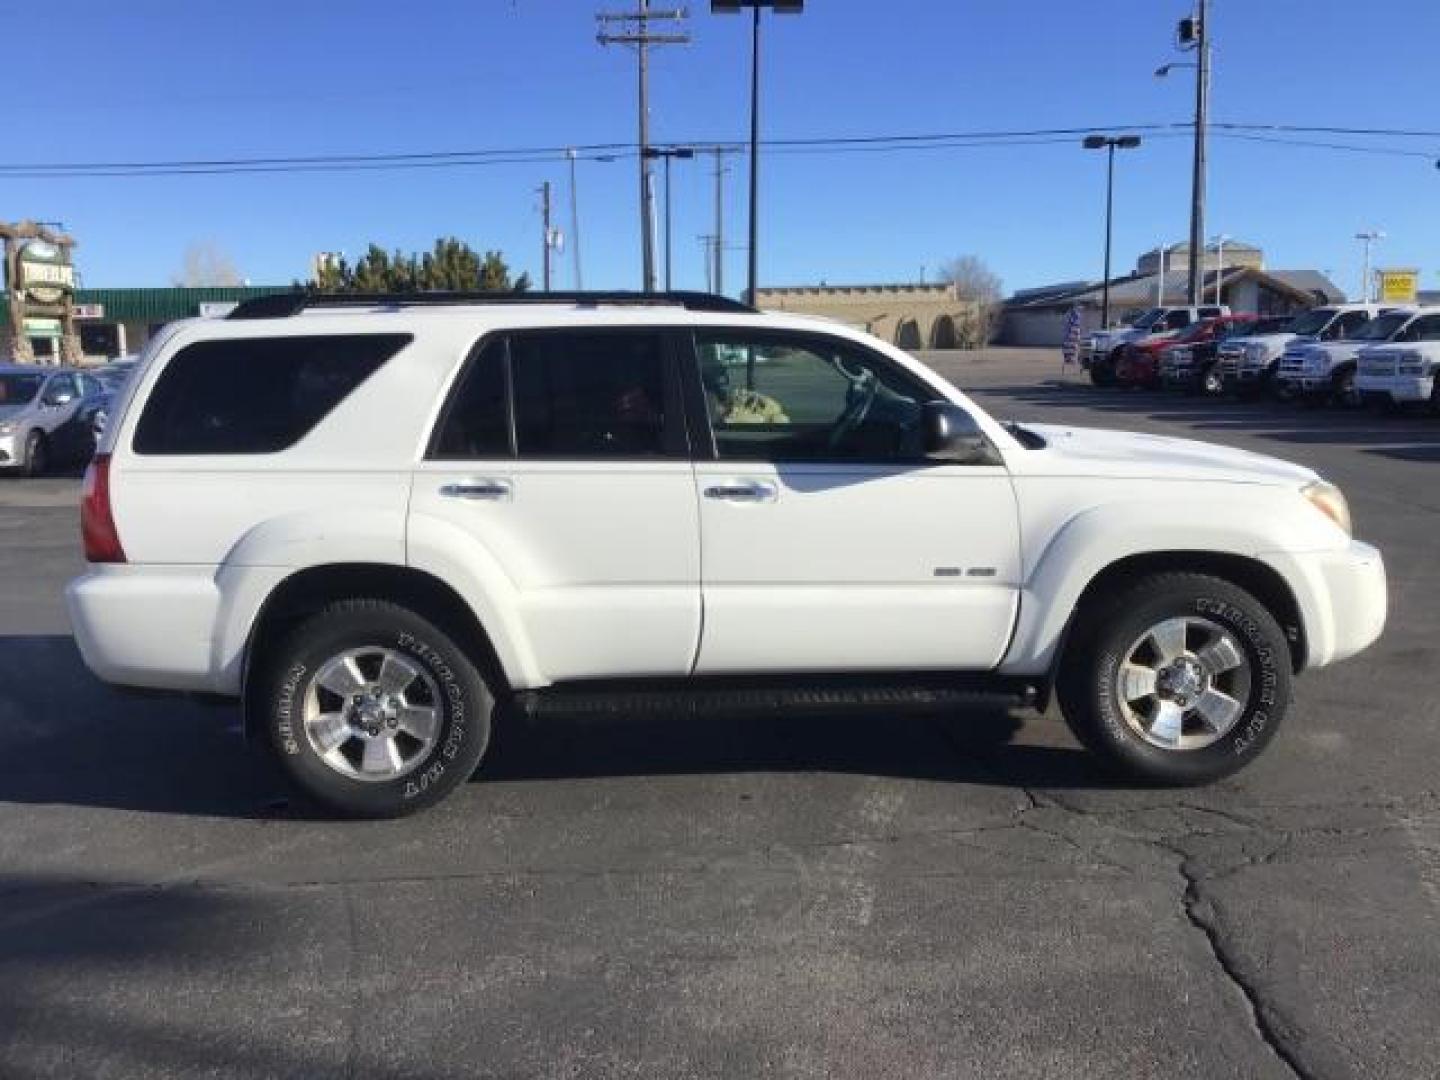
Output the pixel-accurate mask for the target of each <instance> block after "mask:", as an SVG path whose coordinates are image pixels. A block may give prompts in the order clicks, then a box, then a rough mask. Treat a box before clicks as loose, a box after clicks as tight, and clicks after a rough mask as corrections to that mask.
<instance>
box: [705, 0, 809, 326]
mask: <svg viewBox="0 0 1440 1080" xmlns="http://www.w3.org/2000/svg"><path fill="white" fill-rule="evenodd" d="M766 7H768V8H771V9H773V10H774V11H775V13H776V14H783V15H798V14H800V13H801V12H802V11H803V10H804V9H805V3H804V0H710V10H711V12H713V13H715V14H737V13H739V12H740V11H741V10H743V9H744V8H749V9H750V12H751V24H750V266H749V269H750V275H749V276H750V281H749V294H750V295H749V300H750V303H752V304H753V303H755V296H756V290H757V288H758V287H759V277H760V9H761V8H766Z"/></svg>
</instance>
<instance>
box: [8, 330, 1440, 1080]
mask: <svg viewBox="0 0 1440 1080" xmlns="http://www.w3.org/2000/svg"><path fill="white" fill-rule="evenodd" d="M931 359H932V360H934V361H935V362H936V364H937V366H938V367H940V368H941V369H942V370H945V371H946V372H947V373H948V374H951V375H952V376H953V377H954V378H955V379H956V381H957V382H958V383H959V384H960V385H961V386H962V387H964V388H966V389H967V390H970V391H971V392H972V393H973V394H974V396H975V398H976V399H977V400H978V401H979V402H980V403H981V404H983V405H984V406H985V407H986V408H987V409H989V410H990V411H992V412H993V413H995V414H996V415H998V416H1002V417H1010V418H1016V419H1022V420H1032V421H1047V422H1060V423H1075V424H1083V425H1091V426H1112V427H1120V428H1127V429H1132V430H1143V431H1150V432H1157V433H1162V434H1175V435H1182V436H1191V437H1197V438H1203V439H1209V440H1214V441H1217V442H1223V443H1227V444H1230V445H1235V446H1239V447H1243V448H1246V449H1251V450H1256V451H1260V452H1263V453H1270V454H1276V455H1279V456H1282V457H1288V458H1292V459H1295V460H1298V461H1301V462H1304V463H1306V464H1309V465H1312V466H1315V467H1316V468H1318V469H1320V470H1321V471H1322V472H1323V473H1325V474H1326V475H1327V476H1328V477H1329V478H1331V479H1332V480H1334V481H1336V482H1337V483H1339V484H1340V485H1341V486H1342V487H1343V488H1344V489H1345V491H1346V493H1347V494H1348V495H1349V497H1350V500H1351V504H1352V507H1353V510H1354V513H1355V518H1356V528H1357V533H1358V534H1359V535H1360V536H1361V537H1362V538H1364V539H1367V540H1370V541H1372V542H1374V543H1377V544H1378V545H1379V546H1380V547H1381V548H1382V549H1383V550H1384V553H1385V556H1386V559H1387V564H1388V569H1389V573H1390V580H1391V605H1392V613H1391V621H1390V625H1389V628H1388V630H1387V633H1386V636H1385V637H1384V639H1382V641H1381V643H1380V644H1379V645H1378V646H1377V647H1376V648H1375V649H1373V650H1372V651H1371V652H1369V653H1367V654H1364V655H1363V656H1362V657H1360V658H1359V659H1357V660H1353V661H1350V662H1348V663H1345V664H1342V665H1339V666H1336V667H1334V668H1331V669H1328V670H1325V671H1321V672H1315V673H1311V674H1308V675H1307V676H1306V677H1304V678H1303V679H1301V680H1300V681H1299V683H1298V691H1297V697H1298V700H1297V702H1296V706H1295V708H1294V710H1293V711H1292V713H1291V716H1290V719H1289V722H1288V724H1287V726H1286V727H1285V728H1284V729H1283V730H1282V732H1281V734H1280V736H1279V737H1278V738H1277V740H1276V742H1275V743H1274V744H1273V745H1272V746H1271V748H1270V749H1269V750H1268V751H1267V753H1266V755H1265V756H1264V757H1262V758H1261V760H1260V761H1259V762H1258V763H1257V764H1256V765H1255V766H1254V767H1252V768H1251V769H1250V770H1248V771H1247V772H1245V773H1244V774H1242V775H1240V776H1239V777H1237V778H1234V779H1233V780H1231V781H1228V782H1226V783H1223V784H1221V785H1218V786H1215V787H1211V788H1206V789H1200V790H1189V791H1178V792H1177V791H1165V790H1147V789H1134V788H1125V787H1119V786H1116V785H1115V784H1114V783H1113V782H1112V781H1110V780H1109V779H1107V778H1106V777H1105V776H1103V775H1102V774H1100V773H1099V772H1097V771H1096V770H1095V769H1094V768H1092V767H1091V764H1090V762H1089V759H1088V758H1087V757H1086V756H1085V755H1084V754H1083V753H1082V752H1081V751H1080V750H1079V749H1078V747H1077V746H1076V744H1075V743H1074V742H1073V740H1072V739H1071V738H1070V736H1069V734H1068V732H1067V731H1066V730H1065V728H1064V727H1063V725H1062V723H1061V722H1060V721H1059V719H1058V718H1057V717H1056V716H1053V715H1047V716H1044V717H1037V716H1034V715H1031V714H1026V713H1024V712H1016V713H1014V714H1011V713H1008V712H1005V711H1003V710H998V709H997V710H991V711H986V710H974V711H967V712H963V713H955V714H947V715H937V716H931V717H918V718H917V717H911V716H907V717H904V718H896V717H887V716H885V715H845V716H839V717H835V718H805V719H794V718H784V717H775V718H766V719H756V720H749V721H717V722H701V723H695V722H689V723H685V724H681V723H678V722H666V721H664V720H653V719H646V720H636V721H632V722H610V723H600V722H587V723H569V722H558V721H556V722H550V723H548V724H547V725H545V726H529V727H516V728H513V729H510V730H505V731H502V732H500V733H498V735H497V742H496V746H495V752H494V757H493V758H492V760H491V762H490V764H489V765H488V767H487V768H486V769H485V771H484V772H482V774H481V775H480V776H478V777H477V778H476V779H475V781H474V782H472V783H471V784H469V785H467V787H466V788H465V790H463V791H461V792H460V793H458V794H457V795H456V796H455V797H453V798H452V799H450V800H449V801H448V802H446V803H444V804H442V805H441V806H440V807H439V808H438V809H436V810H435V811H432V812H430V813H428V814H425V815H422V816H420V817H417V818H413V819H408V820H404V821H398V822H383V823H363V824H353V823H336V822H330V821H325V820H322V819H319V818H318V817H316V816H315V815H313V814H311V813H310V812H308V811H307V810H306V809H305V808H304V807H303V806H300V805H297V804H292V803H291V802H290V801H289V800H288V799H287V797H286V792H285V789H284V788H283V786H282V785H281V784H280V783H279V782H278V780H277V779H276V778H275V777H274V775H273V774H272V773H271V772H270V770H269V768H268V767H267V766H266V764H265V763H264V762H263V760H260V759H258V758H257V757H256V756H255V755H253V754H250V753H247V751H246V750H245V749H244V747H243V744H242V742H241V740H240V738H239V736H238V734H237V724H238V716H237V714H236V713H235V712H234V711H233V710H229V709H224V708H206V707H202V706H196V705H191V704H186V703H182V702H174V701H167V700H148V701H147V700H135V699H130V698H123V697H120V696H118V695H116V694H113V693H112V692H111V691H109V690H107V689H105V688H104V687H102V686H100V685H99V684H97V683H96V682H95V681H94V680H93V679H92V678H91V677H90V676H89V674H88V673H87V672H86V671H85V670H84V668H83V666H82V665H81V664H80V661H79V658H78V655H77V654H76V652H75V650H74V647H73V645H72V643H71V641H70V639H69V636H68V630H67V626H66V621H65V615H64V611H63V605H62V600H61V589H62V587H63V584H64V582H65V581H66V580H67V579H68V578H69V577H70V576H71V575H72V574H73V573H75V572H76V570H77V569H78V568H79V566H80V554H79V543H78V527H77V513H76V510H75V505H74V504H75V500H76V497H77V494H78V481H76V480H75V479H74V478H58V479H47V480H42V481H33V482H32V481H16V480H7V481H0V761H3V767H0V1077H5V1078H7V1080H8V1078H12V1077H13V1078H22V1077H39V1076H45V1077H77V1076H89V1077H110V1076H114V1077H149V1076H175V1077H181V1076H185V1077H189V1076H195V1075H205V1076H214V1077H232V1076H233V1077H260V1076H295V1077H305V1078H321V1077H331V1076H334V1077H341V1076H346V1077H349V1076H367V1077H381V1076H383V1077H396V1078H414V1080H428V1078H440V1077H461V1076H463V1077H479V1076H485V1077H491V1076H493V1077H532V1076H534V1077H596V1076H647V1077H665V1078H677V1077H688V1076H726V1077H749V1076H762V1075H775V1076H795V1077H820V1076H837V1077H892V1076H893V1077H901V1076H904V1077H933V1076H949V1077H987V1078H988V1077H1037V1078H1038V1077H1045V1078H1054V1077H1070V1076H1074V1077H1095V1076H1126V1077H1138V1076H1161V1075H1164V1076H1167V1077H1206V1078H1213V1077H1231V1076H1234V1077H1247V1078H1248V1077H1286V1076H1297V1075H1298V1076H1305V1077H1351V1076H1355V1077H1359V1076H1364V1077H1366V1078H1370V1080H1373V1078H1377V1077H1403V1078H1406V1080H1413V1078H1416V1077H1426V1076H1435V1075H1437V1074H1440V1043H1437V1039H1436V1033H1435V1021H1436V1017H1437V1004H1436V1003H1437V1001H1440V933H1437V931H1440V727H1437V722H1436V721H1437V706H1436V697H1435V695H1434V693H1433V691H1432V688H1433V686H1434V683H1433V682H1432V676H1434V674H1435V671H1436V669H1432V665H1437V669H1440V613H1437V612H1440V603H1437V601H1440V575H1437V573H1436V572H1435V565H1436V560H1437V558H1440V548H1437V545H1436V543H1435V536H1436V532H1437V526H1440V471H1437V470H1440V420H1435V419H1431V418H1428V417H1422V416H1414V417H1410V416H1405V417H1393V418H1390V417H1387V418H1381V417H1376V416H1372V415H1368V414H1341V413H1336V412H1333V411H1328V410H1309V411H1307V410H1302V409H1297V408H1289V407H1280V406H1270V405H1260V404H1249V403H1233V402H1204V401H1201V400H1199V399H1195V398H1189V397H1184V396H1179V395H1160V394H1154V393H1145V392H1138V391H1126V390H1107V391H1098V390H1095V389H1093V388H1091V387H1089V386H1088V385H1085V384H1082V383H1081V382H1080V381H1079V380H1078V379H1077V378H1076V377H1074V376H1068V377H1064V378H1061V377H1060V376H1058V374H1057V369H1058V362H1057V361H1056V360H1055V359H1054V358H1053V356H1050V355H1046V356H1036V355H1018V354H1016V355H999V354H990V355H987V356H985V357H982V358H980V359H978V360H977V359H976V358H975V357H973V356H970V355H967V354H950V355H949V356H943V357H931Z"/></svg>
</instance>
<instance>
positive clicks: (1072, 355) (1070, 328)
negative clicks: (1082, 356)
mask: <svg viewBox="0 0 1440 1080" xmlns="http://www.w3.org/2000/svg"><path fill="white" fill-rule="evenodd" d="M1079 353H1080V307H1079V305H1076V306H1075V307H1072V308H1071V309H1070V310H1069V311H1068V312H1066V314H1065V341H1064V343H1063V344H1062V345H1061V346H1060V355H1061V357H1062V364H1073V363H1075V361H1076V359H1078V357H1079Z"/></svg>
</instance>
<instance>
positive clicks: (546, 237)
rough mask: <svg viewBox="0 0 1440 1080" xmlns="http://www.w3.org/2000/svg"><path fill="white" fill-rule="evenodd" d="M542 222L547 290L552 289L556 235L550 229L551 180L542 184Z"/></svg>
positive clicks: (544, 274)
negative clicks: (551, 271)
mask: <svg viewBox="0 0 1440 1080" xmlns="http://www.w3.org/2000/svg"><path fill="white" fill-rule="evenodd" d="M540 222H541V228H542V230H543V231H542V232H541V234H540V246H541V248H542V249H543V251H544V255H543V262H542V265H543V267H544V271H543V273H542V275H541V280H542V281H543V282H544V289H545V291H546V292H549V291H550V252H551V250H552V248H553V245H554V241H555V237H554V235H553V233H552V232H551V230H550V181H549V180H546V181H545V183H543V184H541V185H540Z"/></svg>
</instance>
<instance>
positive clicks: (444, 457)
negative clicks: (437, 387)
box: [430, 338, 514, 461]
mask: <svg viewBox="0 0 1440 1080" xmlns="http://www.w3.org/2000/svg"><path fill="white" fill-rule="evenodd" d="M506 349H507V345H506V341H505V339H504V338H491V339H490V340H489V341H487V342H486V343H485V344H484V345H482V346H481V348H480V351H479V352H477V353H476V354H475V355H474V356H473V357H471V359H470V363H469V365H468V366H467V367H466V369H465V372H464V374H463V375H461V376H460V384H459V386H457V387H456V388H455V396H454V399H453V400H452V401H451V403H450V406H449V408H448V409H447V411H446V413H445V419H444V422H443V423H442V424H441V426H440V430H439V433H438V434H437V435H436V437H435V442H434V444H433V445H432V446H431V448H430V457H431V459H432V460H436V461H467V460H470V459H472V458H497V457H511V456H512V455H513V453H514V451H513V449H512V447H511V436H510V403H509V401H508V396H509V382H510V374H509V371H508V366H509V360H508V358H507V355H506Z"/></svg>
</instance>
